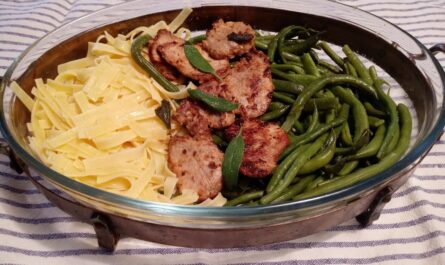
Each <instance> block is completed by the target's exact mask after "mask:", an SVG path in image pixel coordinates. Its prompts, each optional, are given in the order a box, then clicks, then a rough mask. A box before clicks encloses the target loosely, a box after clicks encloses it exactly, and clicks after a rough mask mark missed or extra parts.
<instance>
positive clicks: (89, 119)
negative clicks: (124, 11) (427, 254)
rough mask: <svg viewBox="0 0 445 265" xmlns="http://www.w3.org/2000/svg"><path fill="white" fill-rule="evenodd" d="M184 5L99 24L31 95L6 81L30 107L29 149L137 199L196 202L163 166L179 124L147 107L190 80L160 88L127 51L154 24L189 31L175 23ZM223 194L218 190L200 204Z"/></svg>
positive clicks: (78, 176)
mask: <svg viewBox="0 0 445 265" xmlns="http://www.w3.org/2000/svg"><path fill="white" fill-rule="evenodd" d="M190 12H191V9H184V10H183V11H182V12H181V14H180V15H179V16H178V17H177V18H176V19H175V20H174V21H172V23H170V24H169V25H168V24H167V23H166V22H165V21H160V22H158V23H156V24H154V25H152V26H150V27H138V28H136V29H134V30H133V31H131V32H130V33H128V34H127V35H118V36H117V37H113V36H111V35H110V34H108V33H107V32H105V33H104V34H103V35H101V36H100V37H99V38H98V39H97V41H96V42H94V43H89V44H88V45H89V46H88V53H87V56H86V57H85V58H81V59H78V60H74V61H70V62H67V63H64V64H61V65H59V66H58V75H57V77H56V78H55V79H48V80H46V82H44V81H43V80H42V79H36V80H35V83H36V85H35V87H34V88H33V89H32V91H31V93H32V95H33V96H34V97H33V98H32V97H30V96H29V95H28V94H27V93H26V92H24V90H23V89H22V88H20V86H19V85H18V84H17V83H12V85H11V88H12V90H13V91H14V92H15V94H16V96H17V97H18V98H19V99H20V100H21V101H22V102H23V103H24V105H25V106H26V107H27V108H28V109H29V111H30V112H31V121H30V122H29V123H28V130H29V132H30V136H29V144H30V147H31V148H32V150H33V151H34V152H35V154H36V155H37V156H38V157H39V158H40V159H41V160H42V161H43V162H44V163H45V164H46V165H48V166H49V167H51V168H52V169H54V170H56V171H58V172H60V173H62V174H64V175H66V176H68V177H70V178H73V179H75V180H77V181H80V182H82V183H85V184H87V185H90V186H94V187H96V188H99V189H103V190H106V191H109V192H113V193H117V194H121V195H125V196H129V197H132V198H138V199H143V200H150V201H157V202H168V203H176V204H194V203H196V202H197V200H198V195H197V193H196V192H194V191H191V190H185V191H183V192H182V193H179V191H178V189H177V187H176V184H177V181H178V179H177V177H176V175H175V174H174V173H173V172H171V171H170V170H169V168H168V166H167V159H166V156H167V152H166V150H167V144H168V141H169V134H170V133H172V134H175V133H178V132H179V131H180V130H181V128H180V126H179V125H178V124H176V123H172V129H171V131H170V132H169V131H168V130H167V128H166V127H165V125H164V124H163V123H162V121H161V120H160V119H159V118H158V117H157V116H156V114H155V109H156V108H158V107H159V106H160V104H161V101H162V100H163V99H165V100H167V101H168V102H169V103H170V105H171V107H172V110H175V108H176V107H177V105H176V103H175V102H174V101H173V99H181V98H185V97H186V96H187V92H186V89H187V88H189V87H192V88H193V84H191V83H190V84H189V85H188V86H187V87H182V89H181V90H180V92H175V93H172V92H168V91H166V90H164V89H163V88H162V87H161V86H160V85H159V84H158V83H157V82H156V81H155V80H154V79H153V78H151V77H149V76H148V75H147V73H146V72H144V71H143V70H142V69H140V68H139V67H138V66H137V64H136V63H135V62H134V61H133V59H132V58H131V54H130V48H131V44H132V41H133V39H134V38H135V37H136V36H138V35H141V34H149V35H151V36H154V35H156V33H157V31H158V30H159V29H168V30H170V31H171V32H175V34H177V35H180V36H181V37H185V38H189V37H190V31H189V30H188V29H185V28H179V27H180V25H181V24H182V23H183V21H184V20H185V19H186V18H187V16H188V15H189V14H190ZM225 202H226V199H225V198H224V197H222V196H221V195H218V196H217V197H216V198H214V199H213V200H207V201H204V202H202V203H201V205H204V206H221V205H223V204H224V203H225Z"/></svg>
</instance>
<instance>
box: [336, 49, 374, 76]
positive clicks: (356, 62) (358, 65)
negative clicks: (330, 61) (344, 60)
mask: <svg viewBox="0 0 445 265" xmlns="http://www.w3.org/2000/svg"><path fill="white" fill-rule="evenodd" d="M343 52H344V53H345V54H346V57H348V60H349V62H351V64H352V65H353V66H354V68H355V70H356V71H357V74H358V76H359V77H360V79H361V80H363V81H364V82H365V83H367V84H368V85H372V83H373V82H372V78H371V76H370V75H369V72H368V69H366V67H365V65H364V64H363V63H362V62H361V61H360V59H359V58H358V56H357V55H356V54H355V53H354V52H353V51H352V50H351V48H349V46H348V45H347V44H346V45H345V46H343Z"/></svg>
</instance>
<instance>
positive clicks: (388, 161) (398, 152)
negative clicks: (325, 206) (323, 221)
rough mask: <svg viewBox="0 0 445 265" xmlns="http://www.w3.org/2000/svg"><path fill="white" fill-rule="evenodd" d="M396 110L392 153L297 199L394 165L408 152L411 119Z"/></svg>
mask: <svg viewBox="0 0 445 265" xmlns="http://www.w3.org/2000/svg"><path fill="white" fill-rule="evenodd" d="M397 110H398V113H399V115H400V123H401V124H400V126H401V130H400V137H399V140H398V142H397V146H396V148H395V149H394V150H393V151H391V152H390V153H388V154H387V155H386V156H385V157H383V158H382V159H381V160H380V161H379V162H378V163H376V164H374V165H371V166H368V167H365V168H361V169H358V170H356V171H354V172H353V173H351V174H348V175H346V176H343V177H341V178H338V180H336V181H333V182H331V183H328V184H326V185H323V186H320V187H318V188H317V189H315V190H312V191H309V192H305V193H302V194H300V195H299V197H298V199H305V198H309V197H314V196H317V195H321V194H325V193H328V192H332V191H335V190H341V189H343V188H345V187H348V186H350V185H352V184H355V183H357V182H360V181H363V180H366V179H368V178H369V177H371V176H374V175H375V174H378V173H380V172H382V171H384V170H386V169H388V168H390V167H391V166H392V165H393V164H394V163H396V162H397V161H398V160H399V159H400V158H401V157H402V156H403V155H404V154H405V152H406V151H407V150H408V147H409V143H410V139H411V131H412V119H411V114H410V113H409V110H408V108H407V107H406V106H405V105H403V104H399V105H398V106H397ZM263 198H264V197H263Z"/></svg>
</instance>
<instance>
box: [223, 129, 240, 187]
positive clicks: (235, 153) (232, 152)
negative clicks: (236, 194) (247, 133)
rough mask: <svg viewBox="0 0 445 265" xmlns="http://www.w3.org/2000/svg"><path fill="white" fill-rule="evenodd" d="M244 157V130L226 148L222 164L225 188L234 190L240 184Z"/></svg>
mask: <svg viewBox="0 0 445 265" xmlns="http://www.w3.org/2000/svg"><path fill="white" fill-rule="evenodd" d="M243 155H244V140H243V135H242V129H241V130H240V131H239V133H238V135H237V136H236V137H235V138H233V139H232V140H231V141H230V143H229V145H228V146H227V148H226V152H225V153H224V159H223V163H222V175H223V180H224V186H225V187H226V188H228V189H229V190H230V189H233V188H234V187H236V185H237V184H238V174H239V169H240V166H241V162H242V160H243Z"/></svg>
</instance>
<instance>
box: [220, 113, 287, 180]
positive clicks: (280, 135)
mask: <svg viewBox="0 0 445 265" xmlns="http://www.w3.org/2000/svg"><path fill="white" fill-rule="evenodd" d="M241 127H242V128H243V131H242V136H243V140H244V144H245V149H244V156H243V162H242V163H241V168H240V172H241V173H242V174H243V175H245V176H248V177H255V178H264V177H267V176H269V175H270V174H271V173H272V171H273V170H274V169H275V167H276V166H277V160H278V157H279V156H280V154H281V152H283V151H284V149H285V148H286V146H288V145H289V144H290V141H289V138H288V136H287V134H286V132H284V131H283V130H282V129H281V128H280V126H278V125H276V124H273V123H270V122H263V121H260V120H258V119H248V120H246V121H244V122H243V123H240V124H238V123H237V124H232V125H231V126H230V127H228V128H227V129H226V130H225V131H224V134H225V136H226V137H227V138H228V139H232V138H233V137H235V136H236V135H237V134H238V132H239V130H240V128H241Z"/></svg>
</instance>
